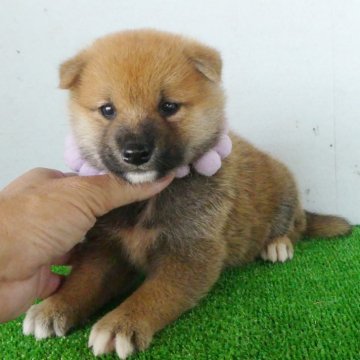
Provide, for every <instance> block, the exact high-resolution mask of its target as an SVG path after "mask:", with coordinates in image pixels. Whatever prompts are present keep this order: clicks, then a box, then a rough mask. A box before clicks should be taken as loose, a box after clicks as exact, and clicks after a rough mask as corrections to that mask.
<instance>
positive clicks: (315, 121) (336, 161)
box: [0, 0, 360, 223]
mask: <svg viewBox="0 0 360 360" xmlns="http://www.w3.org/2000/svg"><path fill="white" fill-rule="evenodd" d="M137 27H155V28H159V29H164V30H170V31H176V32H180V33H184V34H189V35H191V36H193V37H196V38H198V39H200V40H203V41H205V42H207V43H209V44H211V45H213V46H215V47H217V48H218V49H220V50H221V52H222V54H223V58H224V63H225V68H224V85H225V88H226V90H227V94H228V100H229V101H228V117H229V120H230V123H231V125H232V127H233V128H234V129H236V130H237V131H238V132H239V133H241V134H242V135H244V136H245V137H247V138H248V139H250V140H251V141H252V142H254V143H255V144H257V145H258V146H260V147H261V148H262V149H264V150H267V151H269V152H270V153H272V154H274V155H275V156H277V157H278V158H280V159H282V160H283V161H284V162H285V163H286V164H287V165H288V166H289V167H290V168H291V169H292V170H293V172H294V173H295V174H296V176H297V179H298V183H299V187H300V188H301V191H302V194H303V199H304V204H305V206H306V208H308V209H311V210H316V211H323V212H332V213H338V214H342V215H345V216H347V217H348V218H349V219H350V220H352V221H353V222H356V223H360V148H359V145H358V142H359V139H360V121H359V120H360V119H359V118H360V40H359V34H360V1H358V0H333V1H331V0H312V1H311V0H272V1H266V0H263V1H261V0H240V1H239V0H231V1H230V0H223V1H217V0H211V1H210V0H197V1H196V0H193V1H190V0H188V1H186V0H182V1H179V0H178V1H175V0H172V1H171V0H170V1H169V0H168V1H161V0H132V1H122V0H106V1H105V0H62V1H47V0H33V1H27V0H22V1H21V0H0V72H1V73H0V81H1V82H0V124H1V126H0V162H1V165H2V171H1V176H0V187H1V186H4V185H5V184H6V183H7V182H9V181H10V180H11V179H13V178H14V177H16V176H17V175H19V174H20V173H22V172H23V171H25V170H26V169H29V168H31V167H35V166H46V167H52V168H59V169H64V166H63V162H62V144H63V138H64V136H65V133H66V132H67V130H66V129H67V115H66V94H65V93H64V92H61V91H60V90H58V89H57V81H58V78H57V67H58V64H59V63H60V62H61V61H63V60H64V59H66V58H67V57H69V56H71V55H73V54H74V53H75V52H76V51H77V50H78V49H80V48H81V47H83V46H85V45H86V44H88V43H89V42H91V41H92V40H93V39H95V38H96V37H98V36H100V35H103V34H106V33H108V32H112V31H116V30H121V29H126V28H137Z"/></svg>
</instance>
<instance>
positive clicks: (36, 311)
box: [23, 300, 70, 340]
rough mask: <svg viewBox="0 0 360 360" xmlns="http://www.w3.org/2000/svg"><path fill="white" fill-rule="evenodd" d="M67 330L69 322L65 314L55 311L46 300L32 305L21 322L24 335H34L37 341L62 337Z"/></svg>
mask: <svg viewBox="0 0 360 360" xmlns="http://www.w3.org/2000/svg"><path fill="white" fill-rule="evenodd" d="M69 328H70V322H69V318H68V317H67V316H66V314H64V313H63V312H60V311H56V308H54V307H53V306H52V304H51V303H50V302H48V301H47V300H45V301H43V302H42V303H41V304H37V305H33V306H32V307H31V308H30V309H29V310H28V312H27V313H26V316H25V319H24V322H23V333H24V335H34V336H35V338H36V339H37V340H41V339H46V338H48V337H51V336H64V335H65V334H66V332H67V330H68V329H69Z"/></svg>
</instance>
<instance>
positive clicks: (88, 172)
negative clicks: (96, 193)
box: [79, 163, 100, 176]
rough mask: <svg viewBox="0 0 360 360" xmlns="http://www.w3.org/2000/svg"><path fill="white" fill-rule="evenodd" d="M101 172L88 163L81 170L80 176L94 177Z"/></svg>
mask: <svg viewBox="0 0 360 360" xmlns="http://www.w3.org/2000/svg"><path fill="white" fill-rule="evenodd" d="M99 174H100V171H99V170H98V169H95V168H94V167H92V166H91V165H89V164H88V163H84V165H83V166H82V167H81V168H80V170H79V175H80V176H92V175H99Z"/></svg>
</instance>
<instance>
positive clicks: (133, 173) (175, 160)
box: [101, 147, 183, 184]
mask: <svg viewBox="0 0 360 360" xmlns="http://www.w3.org/2000/svg"><path fill="white" fill-rule="evenodd" d="M101 160H102V163H103V165H104V166H105V167H106V169H107V170H108V171H110V172H111V173H113V174H114V175H116V176H119V177H121V178H123V179H124V180H126V181H128V182H129V183H131V184H141V183H146V182H153V181H156V180H158V179H160V178H162V177H164V176H166V175H167V174H168V173H169V172H170V171H172V170H174V169H176V168H177V167H178V166H180V165H182V161H183V156H182V154H181V153H180V152H173V151H156V152H154V154H153V156H152V157H151V159H150V160H149V161H147V162H146V163H143V164H140V165H134V164H129V163H127V162H126V161H124V159H123V157H122V156H121V155H120V154H119V153H117V152H116V153H115V154H114V152H113V151H112V149H110V147H108V148H107V149H105V150H104V151H103V152H102V154H101Z"/></svg>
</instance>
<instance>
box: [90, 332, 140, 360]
mask: <svg viewBox="0 0 360 360" xmlns="http://www.w3.org/2000/svg"><path fill="white" fill-rule="evenodd" d="M89 347H91V348H92V350H93V353H94V355H95V356H98V355H102V354H106V353H109V352H112V351H114V350H116V353H117V355H118V356H119V358H120V359H126V358H127V357H128V356H129V355H131V354H132V353H133V352H134V346H133V345H132V343H131V339H130V338H128V337H126V336H125V335H122V334H114V333H113V332H112V331H109V330H105V329H98V327H97V326H96V325H95V326H94V327H93V328H92V330H91V333H90V337H89Z"/></svg>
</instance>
